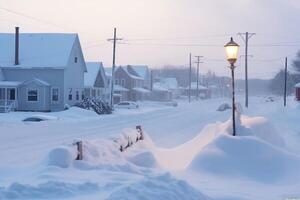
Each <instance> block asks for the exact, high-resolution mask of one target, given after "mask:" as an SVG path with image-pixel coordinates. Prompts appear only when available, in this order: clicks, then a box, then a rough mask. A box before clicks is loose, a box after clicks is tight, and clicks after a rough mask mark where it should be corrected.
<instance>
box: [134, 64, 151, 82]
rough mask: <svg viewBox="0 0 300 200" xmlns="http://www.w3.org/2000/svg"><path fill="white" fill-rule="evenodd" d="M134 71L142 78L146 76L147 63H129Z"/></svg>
mask: <svg viewBox="0 0 300 200" xmlns="http://www.w3.org/2000/svg"><path fill="white" fill-rule="evenodd" d="M130 66H131V67H132V68H133V69H134V71H136V73H137V74H138V75H139V76H140V77H142V78H143V79H146V78H147V74H148V71H149V68H148V66H147V65H130Z"/></svg>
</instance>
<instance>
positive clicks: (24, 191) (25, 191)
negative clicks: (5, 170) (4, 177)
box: [0, 181, 99, 199]
mask: <svg viewBox="0 0 300 200" xmlns="http://www.w3.org/2000/svg"><path fill="white" fill-rule="evenodd" d="M97 190H99V187H98V185H97V184H96V183H90V182H83V183H80V184H74V183H65V182H56V181H48V182H46V183H41V184H38V185H37V186H33V185H27V184H21V183H13V184H11V185H10V186H9V187H7V188H0V199H49V198H54V199H58V198H63V197H71V196H74V195H83V194H88V193H90V192H95V191H97Z"/></svg>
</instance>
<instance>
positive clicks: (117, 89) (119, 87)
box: [114, 85, 129, 92]
mask: <svg viewBox="0 0 300 200" xmlns="http://www.w3.org/2000/svg"><path fill="white" fill-rule="evenodd" d="M114 91H118V92H127V91H129V90H128V89H127V88H124V87H123V86H121V85H114Z"/></svg>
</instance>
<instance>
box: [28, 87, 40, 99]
mask: <svg viewBox="0 0 300 200" xmlns="http://www.w3.org/2000/svg"><path fill="white" fill-rule="evenodd" d="M27 100H28V101H37V100H38V91H37V89H30V90H28V93H27Z"/></svg>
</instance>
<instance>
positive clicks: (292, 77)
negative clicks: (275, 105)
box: [270, 51, 300, 95]
mask: <svg viewBox="0 0 300 200" xmlns="http://www.w3.org/2000/svg"><path fill="white" fill-rule="evenodd" d="M292 67H293V69H294V72H292V73H291V72H288V73H287V94H288V95H291V94H293V93H294V87H295V85H296V84H297V83H299V82H300V51H299V52H298V53H297V55H296V58H295V59H294V60H293V61H292ZM284 78H285V72H284V69H282V70H280V71H279V72H278V73H277V74H276V75H275V77H274V78H273V79H272V80H271V82H270V90H271V91H272V93H274V94H277V95H283V93H284Z"/></svg>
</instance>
